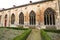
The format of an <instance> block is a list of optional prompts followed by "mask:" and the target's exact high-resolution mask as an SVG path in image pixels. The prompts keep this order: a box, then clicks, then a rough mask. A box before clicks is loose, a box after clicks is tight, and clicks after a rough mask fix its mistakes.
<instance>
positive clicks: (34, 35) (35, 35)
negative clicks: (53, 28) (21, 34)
mask: <svg viewBox="0 0 60 40" xmlns="http://www.w3.org/2000/svg"><path fill="white" fill-rule="evenodd" d="M27 40H41V36H40V30H38V29H32V32H31V33H30V35H29V36H28V38H27Z"/></svg>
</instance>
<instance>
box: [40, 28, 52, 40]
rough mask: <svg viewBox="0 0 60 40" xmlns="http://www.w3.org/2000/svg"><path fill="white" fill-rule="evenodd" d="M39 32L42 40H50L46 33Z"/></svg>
mask: <svg viewBox="0 0 60 40" xmlns="http://www.w3.org/2000/svg"><path fill="white" fill-rule="evenodd" d="M40 32H41V37H42V40H51V38H50V37H49V36H48V35H47V33H46V32H45V31H44V30H43V29H41V30H40Z"/></svg>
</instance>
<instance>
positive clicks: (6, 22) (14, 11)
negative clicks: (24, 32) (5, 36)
mask: <svg viewBox="0 0 60 40" xmlns="http://www.w3.org/2000/svg"><path fill="white" fill-rule="evenodd" d="M58 22H60V14H59V6H58V0H49V1H39V2H34V3H33V2H30V3H29V4H25V5H21V6H15V5H14V7H12V8H9V9H4V8H3V10H0V26H3V27H17V26H24V27H33V26H34V27H37V28H46V26H55V27H56V28H57V29H59V28H60V27H59V24H58ZM57 26H58V27H57Z"/></svg>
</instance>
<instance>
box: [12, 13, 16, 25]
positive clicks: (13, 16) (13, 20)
mask: <svg viewBox="0 0 60 40" xmlns="http://www.w3.org/2000/svg"><path fill="white" fill-rule="evenodd" d="M14 22H15V15H14V14H12V15H11V24H14Z"/></svg>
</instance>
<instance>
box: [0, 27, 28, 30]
mask: <svg viewBox="0 0 60 40" xmlns="http://www.w3.org/2000/svg"><path fill="white" fill-rule="evenodd" d="M0 28H8V29H16V30H27V29H28V28H18V27H0Z"/></svg>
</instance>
